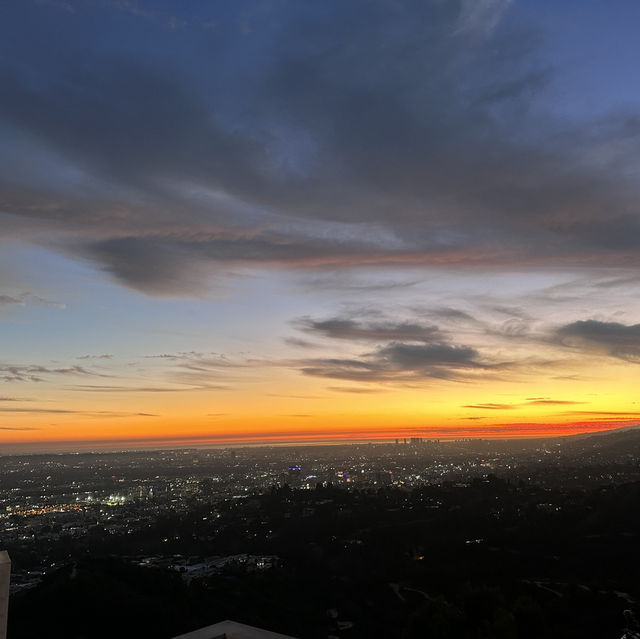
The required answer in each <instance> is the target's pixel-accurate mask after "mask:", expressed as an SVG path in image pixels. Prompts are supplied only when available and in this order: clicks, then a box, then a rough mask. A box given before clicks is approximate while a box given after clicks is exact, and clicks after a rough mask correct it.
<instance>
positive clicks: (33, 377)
mask: <svg viewBox="0 0 640 639" xmlns="http://www.w3.org/2000/svg"><path fill="white" fill-rule="evenodd" d="M51 375H54V376H57V375H63V376H67V375H70V376H75V375H77V376H82V377H85V376H88V377H109V375H105V374H103V373H97V372H95V371H91V370H89V369H87V368H85V367H83V366H68V367H61V368H52V367H48V366H41V365H38V364H35V365H32V364H27V365H13V364H0V380H1V381H5V382H44V381H45V378H46V377H49V376H51Z"/></svg>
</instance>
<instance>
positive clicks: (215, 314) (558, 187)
mask: <svg viewBox="0 0 640 639" xmlns="http://www.w3.org/2000/svg"><path fill="white" fill-rule="evenodd" d="M639 20H640V5H639V4H638V3H637V2H636V1H635V0H620V1H619V2H616V3H615V4H612V3H610V2H605V1H604V0H602V1H598V0H580V1H578V0H553V1H551V0H308V1H301V0H237V1H234V2H227V1H222V0H220V1H216V0H193V1H190V2H180V1H177V0H172V1H169V0H153V1H151V0H8V1H6V2H2V3H1V4H0V141H1V144H0V452H3V451H15V450H33V451H37V450H54V449H60V450H62V449H65V450H75V449H77V450H84V449H86V448H92V447H93V448H95V447H102V446H109V447H125V448H126V447H144V446H152V445H192V444H193V445H201V444H221V445H222V444H238V443H247V444H250V443H259V442H271V443H280V442H291V441H342V440H346V441H349V440H375V439H385V438H386V439H394V438H396V437H401V438H402V437H414V436H423V437H437V438H451V437H453V438H459V437H531V436H545V437H546V436H551V435H566V434H572V433H579V432H591V431H596V430H603V429H609V428H615V427H619V426H625V425H632V424H635V423H637V422H639V421H640V403H639V402H640V399H639V397H640V396H639V395H638V392H637V389H638V388H639V387H640V207H639V204H640V181H639V180H638V172H639V170H640V151H639V149H640V145H639V142H640V83H639V82H638V81H637V73H638V71H637V69H638V66H639V65H638V63H639V61H640V40H639V39H638V38H637V24H638V22H639Z"/></svg>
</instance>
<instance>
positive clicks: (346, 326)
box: [294, 317, 439, 341]
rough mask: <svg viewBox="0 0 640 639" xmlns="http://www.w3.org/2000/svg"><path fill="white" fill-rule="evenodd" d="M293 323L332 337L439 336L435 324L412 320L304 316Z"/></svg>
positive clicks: (427, 338)
mask: <svg viewBox="0 0 640 639" xmlns="http://www.w3.org/2000/svg"><path fill="white" fill-rule="evenodd" d="M294 324H295V325H296V326H297V327H298V328H300V329H301V330H303V331H307V332H309V333H317V334H318V335H322V336H324V337H331V338H334V339H349V340H373V341H385V340H406V341H431V340H434V339H436V338H437V337H438V336H439V330H438V327H437V326H432V325H429V324H416V323H413V322H393V321H378V322H369V323H366V322H361V321H358V320H354V319H348V318H341V317H334V318H332V319H327V320H314V319H312V318H309V317H304V318H301V319H299V320H297V321H296V322H295V323H294Z"/></svg>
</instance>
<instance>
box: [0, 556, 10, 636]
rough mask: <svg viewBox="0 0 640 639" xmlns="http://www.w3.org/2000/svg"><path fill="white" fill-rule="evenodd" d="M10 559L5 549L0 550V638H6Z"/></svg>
mask: <svg viewBox="0 0 640 639" xmlns="http://www.w3.org/2000/svg"><path fill="white" fill-rule="evenodd" d="M10 577H11V560H10V559H9V553H8V552H7V551H6V550H0V639H7V613H8V612H9V580H10Z"/></svg>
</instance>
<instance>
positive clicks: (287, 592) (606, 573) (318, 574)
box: [0, 428, 640, 639]
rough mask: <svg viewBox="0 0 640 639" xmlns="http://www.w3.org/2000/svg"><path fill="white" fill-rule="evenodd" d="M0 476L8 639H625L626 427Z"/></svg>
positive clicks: (639, 531) (639, 556) (150, 460)
mask: <svg viewBox="0 0 640 639" xmlns="http://www.w3.org/2000/svg"><path fill="white" fill-rule="evenodd" d="M0 462H1V464H0V549H2V548H6V549H7V550H8V551H9V553H10V555H11V558H12V561H13V572H12V598H11V604H10V615H9V623H10V626H9V632H10V634H9V636H10V637H12V639H21V638H27V637H29V638H30V637H33V638H35V637H44V636H52V637H55V636H63V635H64V636H65V637H69V638H73V637H77V638H78V639H79V638H80V637H89V636H91V637H98V638H99V637H111V636H118V637H134V636H148V637H152V636H153V637H158V638H159V639H162V638H168V637H171V636H173V635H176V634H179V633H181V632H187V631H189V630H192V629H194V628H197V627H200V626H204V625H207V624H210V623H213V622H215V621H219V620H220V619H224V618H234V619H237V620H238V621H243V622H246V623H252V624H255V625H260V626H262V627H265V628H270V629H273V630H275V631H279V632H283V633H287V634H290V635H293V636H296V637H301V638H303V639H304V638H309V639H312V638H316V637H318V638H319V637H323V638H324V637H329V636H333V637H340V638H346V639H349V638H352V639H359V638H362V637H375V636H380V637H402V638H405V637H406V638H413V637H429V638H431V637H469V638H471V637H478V638H480V637H487V638H496V639H498V638H505V639H507V638H511V637H514V638H515V637H543V636H544V637H602V638H608V637H611V638H612V639H619V637H620V636H621V635H622V634H623V633H625V632H626V633H627V636H628V637H631V636H633V635H632V632H633V631H634V628H633V625H634V624H635V620H634V614H636V612H635V611H637V602H638V601H639V600H640V580H639V579H638V566H640V515H639V513H638V504H640V464H639V462H640V429H638V428H631V429H623V430H619V431H613V432H610V433H602V434H594V435H588V436H574V437H566V438H558V439H548V440H508V441H507V440H461V441H435V440H425V439H422V438H419V437H414V438H410V439H400V440H396V441H395V442H393V443H384V444H382V443H371V444H351V445H333V446H329V445H326V446H325V445H323V446H308V445H307V446H272V447H244V448H224V449H188V450H184V449H183V450H153V451H132V452H93V453H76V454H48V455H28V456H27V455H25V456H18V455H6V456H3V457H1V458H0ZM34 610H38V614H37V615H34V614H33V611H34ZM625 610H626V611H627V612H626V613H625ZM71 618H73V620H74V623H73V624H72V625H71V626H70V625H69V619H71ZM98 619H99V623H96V620H98ZM57 626H59V629H58V628H57ZM63 629H64V630H63ZM58 630H59V631H60V632H62V633H63V634H56V632H58ZM74 632H75V633H76V634H74Z"/></svg>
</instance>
